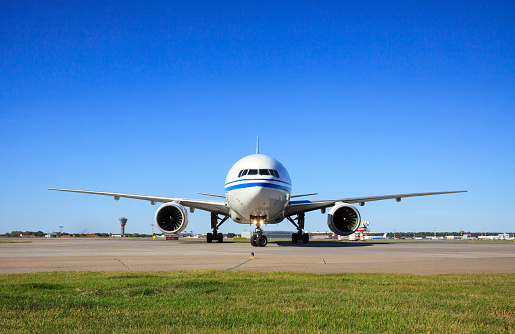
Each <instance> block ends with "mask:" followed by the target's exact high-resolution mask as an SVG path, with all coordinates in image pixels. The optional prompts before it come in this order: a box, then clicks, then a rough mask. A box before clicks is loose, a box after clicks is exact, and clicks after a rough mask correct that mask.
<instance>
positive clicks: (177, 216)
mask: <svg viewBox="0 0 515 334" xmlns="http://www.w3.org/2000/svg"><path fill="white" fill-rule="evenodd" d="M154 220H155V222H156V225H157V227H158V228H159V230H160V231H161V232H163V233H165V234H176V233H181V232H182V231H184V229H185V228H186V226H188V213H187V212H186V209H185V208H184V207H183V206H182V205H180V204H179V203H177V202H171V203H165V204H163V205H161V206H160V207H159V209H157V211H156V215H155V217H154Z"/></svg>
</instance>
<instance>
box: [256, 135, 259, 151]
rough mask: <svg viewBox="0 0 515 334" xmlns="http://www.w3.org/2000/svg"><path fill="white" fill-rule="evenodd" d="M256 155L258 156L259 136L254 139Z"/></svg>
mask: <svg viewBox="0 0 515 334" xmlns="http://www.w3.org/2000/svg"><path fill="white" fill-rule="evenodd" d="M256 154H259V136H257V139H256Z"/></svg>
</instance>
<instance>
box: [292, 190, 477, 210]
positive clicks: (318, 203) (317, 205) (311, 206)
mask: <svg viewBox="0 0 515 334" xmlns="http://www.w3.org/2000/svg"><path fill="white" fill-rule="evenodd" d="M465 192H468V190H458V191H439V192H429V193H412V194H397V195H382V196H367V197H350V198H338V199H328V200H315V201H290V203H289V204H288V206H287V207H286V216H291V215H295V214H299V213H302V212H308V211H313V210H319V209H324V208H328V207H331V206H334V204H335V203H337V202H343V203H349V204H355V203H362V204H364V203H366V202H372V201H381V200H385V199H394V198H395V199H396V200H397V201H400V200H401V198H406V197H418V196H430V195H442V194H455V193H465Z"/></svg>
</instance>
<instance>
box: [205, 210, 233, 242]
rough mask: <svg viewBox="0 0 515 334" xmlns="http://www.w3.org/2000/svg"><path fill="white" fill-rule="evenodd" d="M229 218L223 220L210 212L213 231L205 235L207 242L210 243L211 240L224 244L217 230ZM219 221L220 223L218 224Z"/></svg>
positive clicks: (222, 237)
mask: <svg viewBox="0 0 515 334" xmlns="http://www.w3.org/2000/svg"><path fill="white" fill-rule="evenodd" d="M228 218H229V216H225V217H224V218H220V217H218V215H217V214H216V213H213V212H211V229H213V233H208V234H207V238H206V240H207V242H208V243H211V242H213V240H216V241H218V242H224V235H223V234H222V233H218V228H219V227H220V226H221V225H222V224H223V223H225V221H226V220H227V219H228ZM218 220H220V222H218Z"/></svg>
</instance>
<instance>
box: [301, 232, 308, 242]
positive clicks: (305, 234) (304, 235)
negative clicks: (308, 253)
mask: <svg viewBox="0 0 515 334" xmlns="http://www.w3.org/2000/svg"><path fill="white" fill-rule="evenodd" d="M302 242H303V243H305V244H307V243H308V242H309V234H308V233H304V234H303V235H302Z"/></svg>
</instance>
